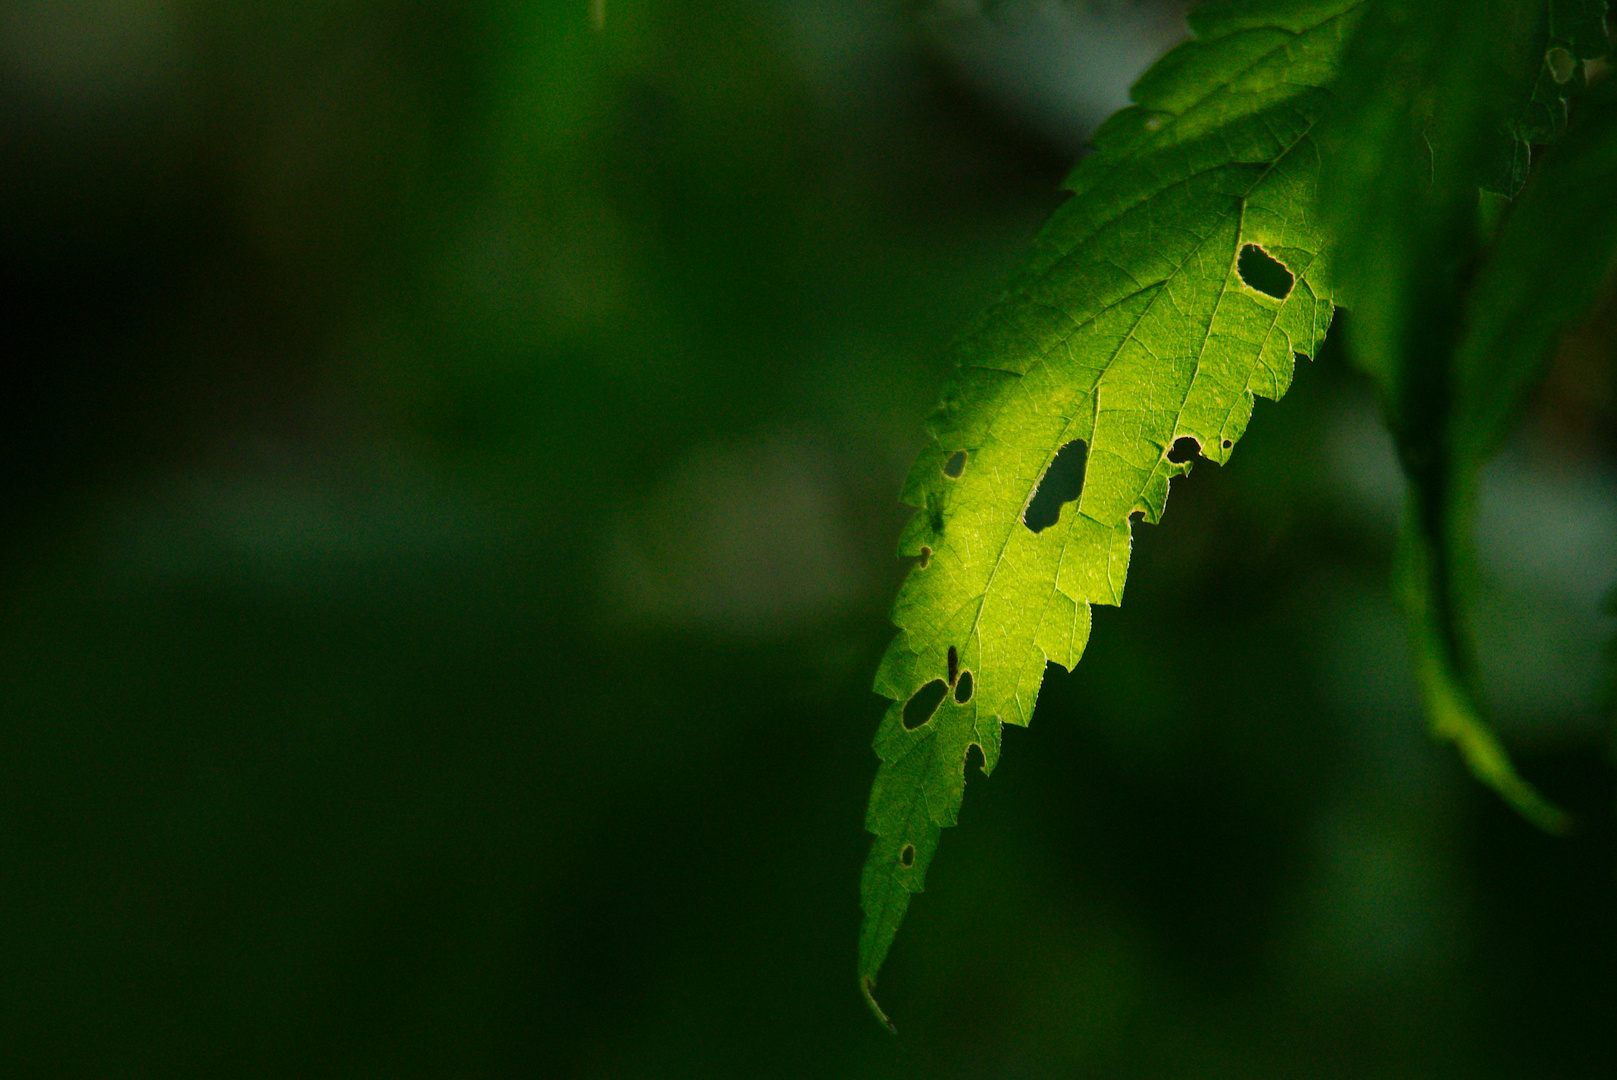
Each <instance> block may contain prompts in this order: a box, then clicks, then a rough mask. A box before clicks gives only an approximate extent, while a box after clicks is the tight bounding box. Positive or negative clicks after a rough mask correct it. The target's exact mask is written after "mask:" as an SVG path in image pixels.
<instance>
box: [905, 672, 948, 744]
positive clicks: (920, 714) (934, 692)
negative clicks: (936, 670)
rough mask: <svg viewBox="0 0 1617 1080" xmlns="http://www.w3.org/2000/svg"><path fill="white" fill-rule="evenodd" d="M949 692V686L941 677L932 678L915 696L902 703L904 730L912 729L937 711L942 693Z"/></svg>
mask: <svg viewBox="0 0 1617 1080" xmlns="http://www.w3.org/2000/svg"><path fill="white" fill-rule="evenodd" d="M948 692H949V687H948V686H947V685H946V684H945V683H944V681H943V680H942V679H933V680H932V681H931V682H929V683H927V684H926V685H925V686H923V687H921V688H920V689H919V690H917V691H915V696H914V697H912V698H910V699H909V701H907V702H905V703H904V730H905V731H914V730H915V729H916V728H918V727H920V726H921V725H922V724H924V723H926V722H927V721H928V720H930V719H932V714H933V713H935V712H937V711H938V703H939V702H941V701H942V700H943V695H944V694H947V693H948Z"/></svg>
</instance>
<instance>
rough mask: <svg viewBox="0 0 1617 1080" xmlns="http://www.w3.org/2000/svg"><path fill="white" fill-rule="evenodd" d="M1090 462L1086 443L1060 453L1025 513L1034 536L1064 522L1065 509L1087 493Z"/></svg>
mask: <svg viewBox="0 0 1617 1080" xmlns="http://www.w3.org/2000/svg"><path fill="white" fill-rule="evenodd" d="M1088 460H1089V444H1088V443H1086V442H1084V440H1082V439H1074V440H1072V442H1070V443H1068V444H1067V445H1066V446H1063V447H1062V448H1061V449H1060V450H1058V451H1056V456H1055V460H1053V461H1051V462H1050V467H1049V468H1048V469H1045V470H1044V475H1043V476H1042V477H1040V478H1039V486H1038V489H1037V490H1035V491H1034V492H1033V498H1032V500H1031V501H1030V502H1029V503H1028V504H1027V509H1026V510H1025V511H1023V513H1022V524H1024V525H1026V526H1027V527H1028V529H1029V530H1031V531H1032V532H1043V531H1044V530H1045V529H1048V528H1049V527H1050V526H1052V525H1054V524H1055V523H1056V522H1057V521H1059V520H1060V518H1061V505H1062V504H1063V503H1070V502H1075V501H1076V500H1077V498H1078V496H1080V495H1082V494H1083V493H1084V465H1085V464H1086V463H1087V462H1088Z"/></svg>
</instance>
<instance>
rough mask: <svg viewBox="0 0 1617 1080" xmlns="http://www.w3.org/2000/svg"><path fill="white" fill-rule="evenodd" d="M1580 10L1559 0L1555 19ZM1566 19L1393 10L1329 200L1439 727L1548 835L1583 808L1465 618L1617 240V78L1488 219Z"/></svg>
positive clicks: (1344, 87)
mask: <svg viewBox="0 0 1617 1080" xmlns="http://www.w3.org/2000/svg"><path fill="white" fill-rule="evenodd" d="M1568 6H1569V5H1567V4H1565V3H1552V5H1551V9H1552V16H1553V13H1554V10H1555V9H1558V8H1565V7H1568ZM1586 6H1588V7H1591V8H1592V7H1595V6H1597V5H1592V4H1591V5H1586ZM1598 7H1600V8H1601V9H1602V10H1603V8H1604V5H1603V4H1600V5H1598ZM1556 26H1557V24H1556V21H1555V19H1554V18H1553V17H1551V18H1549V19H1547V20H1546V18H1545V11H1544V8H1543V6H1542V4H1535V3H1532V2H1529V0H1478V2H1477V3H1476V4H1474V5H1471V6H1468V7H1466V8H1452V7H1447V6H1441V5H1438V6H1432V5H1422V4H1419V3H1416V2H1414V0H1405V2H1403V3H1396V2H1392V0H1387V2H1384V3H1381V4H1378V5H1377V8H1376V13H1375V16H1374V17H1372V18H1370V19H1368V20H1367V21H1366V22H1365V24H1364V27H1363V30H1362V31H1361V33H1360V34H1359V36H1358V38H1357V39H1356V40H1355V43H1354V48H1353V51H1352V53H1351V54H1350V56H1349V58H1348V59H1347V61H1346V62H1345V72H1346V74H1345V75H1344V77H1343V79H1341V80H1340V81H1339V82H1338V84H1337V85H1336V87H1335V88H1334V89H1335V91H1336V93H1337V95H1338V97H1339V98H1340V99H1341V101H1342V103H1343V104H1342V111H1341V117H1342V122H1341V123H1340V124H1338V125H1335V130H1334V131H1333V137H1334V138H1335V139H1336V140H1337V141H1338V142H1339V143H1340V144H1341V145H1342V146H1344V147H1351V148H1352V149H1353V152H1352V153H1351V154H1349V153H1343V152H1340V151H1339V152H1338V154H1337V157H1336V159H1335V160H1337V161H1338V162H1340V163H1341V167H1339V168H1336V169H1334V170H1333V172H1332V183H1331V184H1329V185H1327V190H1326V193H1325V197H1326V204H1327V205H1328V206H1329V208H1330V210H1331V216H1332V231H1333V234H1334V235H1338V236H1340V237H1341V240H1340V242H1338V243H1337V244H1336V245H1335V248H1334V251H1335V265H1336V267H1337V282H1338V286H1339V291H1340V293H1341V294H1342V295H1344V296H1346V297H1347V300H1348V306H1350V307H1351V308H1352V309H1353V310H1354V313H1355V318H1354V321H1353V323H1352V325H1351V328H1350V330H1351V332H1350V333H1349V335H1348V352H1349V355H1350V356H1352V357H1353V359H1354V361H1355V363H1357V364H1358V366H1359V367H1360V368H1362V369H1363V370H1364V371H1365V372H1366V373H1367V374H1369V375H1370V376H1371V377H1372V378H1373V379H1374V381H1375V383H1376V385H1377V389H1378V392H1379V394H1380V397H1381V400H1382V405H1383V409H1384V412H1385V415H1386V418H1387V422H1388V426H1389V428H1391V430H1392V434H1393V438H1394V441H1395V443H1396V445H1397V447H1398V452H1399V457H1400V459H1401V461H1402V463H1403V467H1404V472H1405V475H1406V476H1407V478H1408V480H1409V486H1408V493H1409V498H1408V506H1407V509H1406V513H1405V519H1404V525H1403V528H1402V530H1401V534H1400V538H1399V548H1398V557H1397V560H1396V579H1397V584H1398V592H1399V595H1400V599H1401V600H1402V602H1403V606H1404V608H1405V611H1406V614H1407V616H1408V619H1409V628H1410V640H1411V645H1412V647H1413V653H1414V666H1415V672H1416V676H1417V679H1418V681H1419V684H1420V689H1421V693H1422V696H1423V698H1424V700H1425V706H1426V712H1427V715H1428V718H1429V720H1430V723H1431V726H1432V730H1433V731H1434V733H1436V734H1437V735H1439V736H1440V737H1442V738H1445V739H1448V740H1450V741H1452V742H1453V743H1454V744H1455V745H1456V747H1457V748H1458V750H1459V751H1460V753H1461V755H1462V757H1464V759H1465V761H1466V763H1467V764H1468V765H1469V766H1470V768H1471V770H1472V772H1473V773H1474V774H1475V775H1476V776H1477V777H1478V778H1479V779H1481V780H1482V781H1484V782H1485V783H1487V784H1489V785H1490V786H1491V787H1493V788H1494V789H1495V790H1496V791H1497V792H1499V794H1500V795H1501V796H1503V797H1504V798H1505V799H1506V800H1507V801H1509V802H1510V803H1511V804H1512V805H1513V806H1515V807H1516V809H1517V810H1518V811H1519V812H1520V813H1522V815H1523V816H1524V817H1526V818H1528V819H1529V820H1532V821H1534V822H1536V823H1537V824H1539V825H1540V826H1542V827H1543V828H1545V829H1547V830H1550V831H1561V830H1562V829H1564V828H1565V827H1566V825H1567V824H1568V818H1567V816H1566V815H1565V814H1564V813H1563V812H1562V811H1560V810H1559V809H1557V808H1556V807H1555V806H1553V805H1551V804H1550V803H1549V802H1548V801H1546V800H1545V799H1544V798H1543V797H1542V796H1541V795H1540V794H1539V793H1538V792H1537V791H1536V790H1535V789H1534V788H1533V787H1532V785H1530V784H1529V783H1528V782H1527V781H1526V780H1525V779H1523V778H1522V777H1521V776H1519V775H1518V774H1517V772H1516V770H1515V768H1514V767H1513V766H1512V764H1511V762H1510V759H1509V757H1508V755H1507V754H1506V752H1505V750H1504V748H1503V746H1502V745H1501V744H1500V742H1499V740H1498V738H1497V737H1496V736H1495V734H1494V733H1493V731H1492V730H1491V728H1490V727H1489V725H1488V723H1487V720H1486V709H1485V707H1484V701H1483V697H1482V694H1481V692H1480V687H1479V686H1478V683H1477V678H1476V673H1475V671H1474V664H1473V660H1472V655H1471V652H1472V650H1471V645H1470V633H1469V628H1468V625H1467V614H1468V612H1469V610H1470V608H1471V606H1472V604H1471V597H1472V594H1473V592H1474V590H1475V587H1476V583H1475V573H1474V567H1473V563H1474V559H1473V558H1472V552H1471V535H1472V520H1473V518H1474V516H1475V502H1476V491H1477V484H1478V477H1479V475H1480V473H1481V469H1482V466H1483V464H1484V463H1485V462H1486V461H1487V459H1488V457H1489V456H1490V455H1491V454H1492V453H1493V451H1494V450H1495V449H1496V448H1497V446H1498V445H1499V443H1500V441H1501V440H1502V439H1503V438H1504V436H1505V435H1506V434H1508V432H1509V430H1510V428H1511V427H1512V426H1513V424H1514V421H1515V420H1516V418H1517V416H1518V415H1519V412H1520V409H1521V406H1522V402H1523V400H1524V397H1525V394H1526V392H1527V390H1528V389H1529V388H1530V387H1531V386H1532V385H1533V383H1534V382H1536V380H1537V378H1538V375H1539V372H1540V371H1541V370H1542V367H1543V363H1544V361H1545V360H1546V359H1547V358H1548V356H1549V354H1550V352H1551V351H1552V349H1553V347H1554V345H1555V342H1556V341H1557V340H1558V338H1559V336H1560V334H1561V332H1562V331H1563V330H1564V329H1565V327H1566V326H1567V324H1568V323H1569V322H1570V321H1571V320H1573V319H1575V318H1576V317H1577V316H1578V315H1579V314H1581V313H1582V312H1583V311H1584V310H1586V309H1587V307H1588V306H1589V303H1590V301H1591V299H1592V297H1593V295H1594V292H1595V288H1596V286H1597V284H1598V283H1599V282H1600V280H1601V279H1602V278H1603V277H1604V273H1605V269H1606V268H1607V267H1608V266H1610V264H1611V260H1612V255H1613V248H1614V246H1617V224H1614V220H1617V219H1613V217H1612V215H1611V213H1610V209H1609V201H1610V192H1611V191H1612V190H1613V189H1614V185H1617V173H1614V172H1613V171H1612V169H1613V164H1614V159H1613V154H1614V153H1617V144H1613V142H1612V141H1611V140H1612V137H1613V129H1612V127H1611V124H1612V121H1611V119H1610V109H1611V102H1612V99H1611V94H1610V91H1609V89H1608V88H1607V87H1601V88H1599V89H1597V90H1595V91H1592V92H1591V93H1590V94H1589V95H1588V97H1586V98H1585V99H1584V100H1583V101H1582V102H1580V106H1581V107H1582V111H1581V113H1580V114H1579V115H1578V116H1577V117H1576V119H1575V120H1574V122H1573V123H1572V124H1571V126H1570V129H1568V130H1566V131H1565V132H1561V131H1557V132H1556V133H1555V134H1556V136H1557V137H1558V138H1559V137H1560V135H1562V134H1565V140H1564V141H1563V142H1562V144H1561V145H1559V146H1556V147H1553V148H1551V149H1550V150H1549V152H1548V153H1546V154H1544V155H1541V158H1540V160H1539V161H1538V162H1537V163H1535V166H1534V171H1533V174H1532V175H1531V177H1530V178H1528V180H1527V183H1526V186H1525V189H1524V191H1523V193H1522V195H1521V198H1520V200H1519V201H1518V202H1517V203H1516V204H1514V205H1511V206H1500V205H1498V204H1496V203H1494V202H1493V201H1492V200H1491V198H1490V197H1484V198H1483V199H1482V201H1481V209H1482V210H1484V211H1485V212H1484V213H1483V214H1481V215H1480V218H1481V221H1480V222H1479V212H1478V211H1479V199H1478V193H1477V191H1476V189H1475V186H1474V183H1473V182H1472V178H1474V177H1477V176H1487V175H1490V174H1492V173H1494V172H1495V166H1496V165H1497V155H1498V143H1497V140H1496V138H1495V134H1496V133H1497V132H1498V131H1499V130H1501V127H1502V124H1503V123H1504V121H1505V120H1506V119H1508V118H1509V117H1510V116H1513V115H1518V114H1519V112H1520V109H1521V101H1522V100H1523V99H1524V98H1525V95H1526V93H1528V91H1525V90H1523V91H1522V95H1521V96H1519V97H1517V98H1515V99H1513V98H1512V97H1511V95H1510V93H1509V92H1508V89H1507V88H1509V87H1512V86H1515V87H1519V88H1520V87H1527V86H1529V85H1530V84H1531V83H1532V80H1533V73H1534V72H1535V70H1537V69H1538V67H1539V66H1540V65H1541V63H1543V62H1544V61H1542V59H1541V58H1542V57H1544V56H1545V55H1546V53H1553V52H1554V50H1555V49H1556V48H1560V47H1561V46H1560V45H1557V44H1556V42H1557V40H1558V38H1557V37H1556V34H1557V33H1558V32H1559V31H1558V30H1557V29H1556ZM1593 37H1594V35H1592V34H1585V35H1584V39H1585V40H1584V42H1583V43H1584V46H1585V47H1586V48H1589V49H1592V48H1594V47H1595V45H1596V44H1597V43H1596V42H1595V41H1593ZM1546 41H1547V42H1549V46H1548V48H1546V47H1545V42H1546ZM1479 224H1480V225H1481V227H1480V228H1479Z"/></svg>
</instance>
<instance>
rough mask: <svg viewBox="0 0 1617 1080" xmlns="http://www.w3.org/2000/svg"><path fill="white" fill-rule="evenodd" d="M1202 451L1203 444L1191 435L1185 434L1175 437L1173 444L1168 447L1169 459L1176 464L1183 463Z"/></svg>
mask: <svg viewBox="0 0 1617 1080" xmlns="http://www.w3.org/2000/svg"><path fill="white" fill-rule="evenodd" d="M1201 452H1202V444H1201V443H1199V442H1197V441H1196V440H1195V439H1192V438H1191V437H1190V436H1189V435H1184V436H1181V437H1180V438H1177V439H1175V440H1174V441H1173V445H1172V446H1170V447H1168V460H1169V461H1171V462H1173V463H1174V464H1175V465H1183V464H1184V463H1185V462H1187V461H1190V460H1191V459H1192V458H1194V457H1195V456H1196V455H1197V454H1199V453H1201Z"/></svg>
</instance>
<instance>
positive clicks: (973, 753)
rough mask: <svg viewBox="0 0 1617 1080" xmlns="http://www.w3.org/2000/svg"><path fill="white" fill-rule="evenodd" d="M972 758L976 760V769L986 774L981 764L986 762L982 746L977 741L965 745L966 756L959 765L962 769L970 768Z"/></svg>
mask: <svg viewBox="0 0 1617 1080" xmlns="http://www.w3.org/2000/svg"><path fill="white" fill-rule="evenodd" d="M973 758H975V759H976V760H977V771H978V772H980V773H983V774H984V775H986V774H987V770H985V769H984V768H983V766H984V765H985V764H987V762H986V761H985V760H984V758H983V748H982V747H981V746H979V745H978V744H977V743H971V744H970V745H968V746H967V747H966V757H965V760H963V761H962V762H961V763H960V767H961V768H962V769H969V768H971V762H972V759H973Z"/></svg>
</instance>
